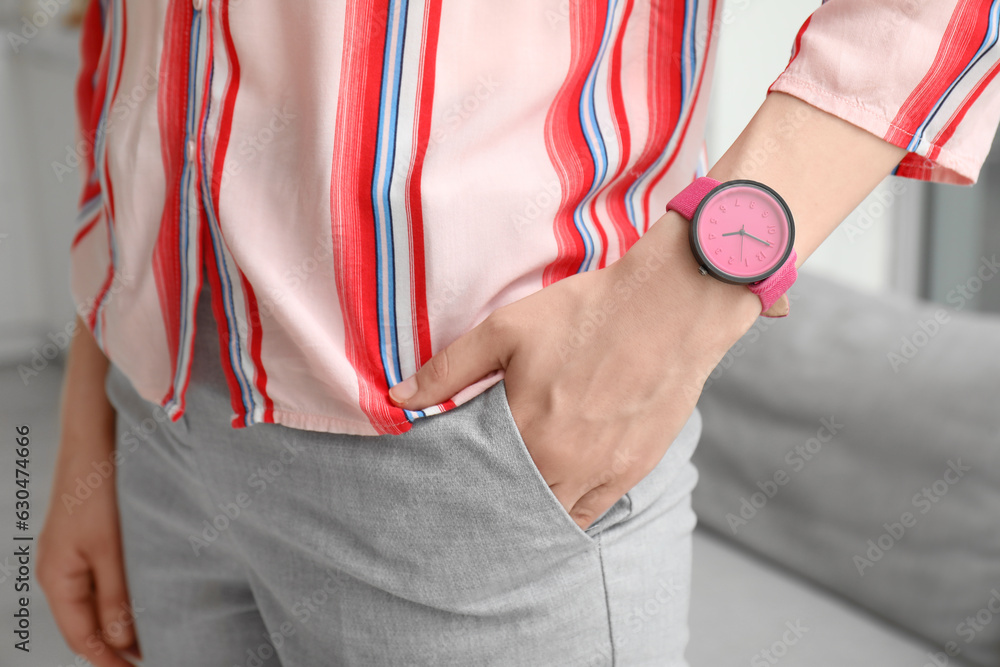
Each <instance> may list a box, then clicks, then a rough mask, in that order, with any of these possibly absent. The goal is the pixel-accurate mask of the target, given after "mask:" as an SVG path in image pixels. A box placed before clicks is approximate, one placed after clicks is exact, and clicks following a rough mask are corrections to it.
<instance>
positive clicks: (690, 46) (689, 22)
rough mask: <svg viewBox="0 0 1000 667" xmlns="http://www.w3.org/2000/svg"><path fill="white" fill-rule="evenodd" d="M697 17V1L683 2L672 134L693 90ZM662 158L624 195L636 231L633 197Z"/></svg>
mask: <svg viewBox="0 0 1000 667" xmlns="http://www.w3.org/2000/svg"><path fill="white" fill-rule="evenodd" d="M697 17H698V0H685V3H684V33H683V36H682V40H683V41H682V43H681V54H687V59H684V58H682V60H684V62H682V63H681V105H680V110H679V111H678V113H677V118H676V120H675V121H674V134H676V133H677V131H678V129H679V127H678V126H679V125H680V119H681V118H682V117H683V116H684V111H685V109H686V108H687V106H688V103H689V102H690V100H691V91H692V89H693V82H694V78H695V72H696V71H697V65H698V53H697V51H695V39H694V32H695V23H696V22H697ZM673 136H674V135H671V136H670V137H668V138H667V145H669V144H670V140H671V139H672V138H673ZM662 158H663V155H662V154H661V155H660V156H658V157H657V158H656V160H654V161H653V164H651V165H650V166H649V168H648V169H646V171H644V172H643V173H642V175H641V176H639V178H637V179H635V182H634V183H632V185H630V186H629V189H628V192H626V193H625V206H626V208H627V209H628V218H629V220H630V221H631V223H632V226H633V227H635V228H636V229H638V228H639V216H638V214H637V213H636V211H635V195H636V192H637V191H638V190H639V187H640V186H641V185H642V184H643V183H644V182H645V181H646V179H648V178H649V177H650V176H651V175H652V174H653V173H654V172H655V171H656V169H657V167H658V165H659V163H660V160H661V159H662Z"/></svg>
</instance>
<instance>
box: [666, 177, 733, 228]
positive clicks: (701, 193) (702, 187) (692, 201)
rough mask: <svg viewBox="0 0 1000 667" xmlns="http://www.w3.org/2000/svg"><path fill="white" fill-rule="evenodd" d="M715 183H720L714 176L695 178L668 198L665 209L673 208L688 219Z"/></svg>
mask: <svg viewBox="0 0 1000 667" xmlns="http://www.w3.org/2000/svg"><path fill="white" fill-rule="evenodd" d="M717 185H721V181H717V180H715V179H714V178H709V177H708V176H702V177H701V178H696V179H695V180H694V182H692V183H691V185H689V186H687V187H686V188H684V189H683V190H681V191H680V192H678V193H677V196H675V197H674V198H673V199H671V200H670V203H668V204H667V210H668V211H669V210H670V209H673V210H675V211H677V212H678V213H680V214H681V215H683V216H684V217H685V218H687V219H688V220H690V219H691V218H693V217H694V212H695V211H696V210H697V209H698V204H700V203H701V200H702V199H704V198H705V195H707V194H708V193H709V192H711V190H712V188H714V187H716V186H717Z"/></svg>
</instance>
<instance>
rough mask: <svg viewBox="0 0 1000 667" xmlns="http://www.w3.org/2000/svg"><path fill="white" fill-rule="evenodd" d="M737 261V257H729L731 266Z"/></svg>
mask: <svg viewBox="0 0 1000 667" xmlns="http://www.w3.org/2000/svg"><path fill="white" fill-rule="evenodd" d="M735 261H736V258H735V257H733V256H732V255H730V256H729V264H732V263H733V262H735Z"/></svg>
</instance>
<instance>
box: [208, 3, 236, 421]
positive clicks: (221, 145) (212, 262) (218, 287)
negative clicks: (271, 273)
mask: <svg viewBox="0 0 1000 667" xmlns="http://www.w3.org/2000/svg"><path fill="white" fill-rule="evenodd" d="M220 13H221V14H223V17H222V18H223V29H224V30H225V31H226V39H227V44H226V55H227V57H228V58H229V61H230V62H229V74H228V78H227V80H226V88H225V91H224V92H223V98H222V99H223V103H222V111H221V113H220V114H219V131H218V137H217V139H216V143H215V155H214V156H213V158H212V168H213V172H212V181H211V185H210V187H211V197H212V202H211V203H212V208H213V212H214V214H215V219H216V220H218V219H219V198H220V192H221V187H222V173H223V167H224V166H225V159H226V152H227V150H228V148H229V140H230V137H231V136H232V123H233V109H234V108H235V106H236V96H237V94H238V92H239V91H238V89H239V81H240V63H239V61H238V60H236V59H235V58H234V57H233V55H232V51H231V50H230V46H229V44H228V42H229V41H231V39H232V38H231V36H230V35H229V20H228V19H229V3H228V0H225V1H224V2H223V4H222V6H221V7H220ZM214 32H215V31H214V30H213V31H212V34H213V35H214ZM213 42H214V38H213ZM213 50H214V44H213ZM201 236H202V242H201V248H202V254H201V257H202V262H204V265H205V269H206V273H207V274H208V282H209V287H210V289H211V292H212V312H213V313H214V316H215V322H216V332H217V334H218V336H219V358H220V359H221V361H222V371H223V373H224V374H225V376H226V386H228V387H229V404H230V405H231V406H232V408H233V413H234V416H233V418H232V420H231V421H230V425H231V426H232V427H233V428H243V427H245V426H246V425H247V424H246V420H247V412H246V409H245V408H244V406H243V390H242V388H241V387H240V381H239V379H238V378H237V376H236V370H235V368H234V367H233V361H232V355H231V354H230V351H229V341H230V338H231V333H232V332H231V330H230V327H229V318H228V317H227V316H226V305H225V300H224V298H223V292H222V276H221V275H220V273H219V265H218V263H217V262H216V258H215V255H214V252H213V251H214V247H215V246H214V244H213V242H212V237H211V231H210V230H209V228H208V225H207V224H205V225H203V226H202V234H201Z"/></svg>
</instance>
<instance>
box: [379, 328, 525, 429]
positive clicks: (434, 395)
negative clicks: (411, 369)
mask: <svg viewBox="0 0 1000 667" xmlns="http://www.w3.org/2000/svg"><path fill="white" fill-rule="evenodd" d="M511 347H512V343H511V337H510V336H509V335H508V334H507V332H506V327H504V326H502V325H501V324H500V322H499V318H498V317H496V315H495V314H494V315H490V316H489V317H487V318H486V319H485V320H484V321H483V322H482V323H481V324H480V325H479V326H477V327H475V328H474V329H473V330H472V331H470V332H468V333H466V334H465V335H464V336H462V337H460V338H459V339H458V340H456V341H455V342H454V343H452V344H451V345H449V346H448V347H446V348H445V349H443V350H441V351H440V352H438V353H437V354H435V355H434V356H433V357H431V358H430V360H428V362H427V363H426V364H424V365H423V366H421V367H420V370H418V371H417V372H416V373H415V374H414V375H411V376H410V377H408V378H407V379H405V380H403V381H402V382H400V383H399V384H397V385H394V386H393V387H392V389H390V390H389V398H391V399H392V400H393V402H394V403H395V404H396V405H398V406H400V407H402V408H406V409H407V410H423V409H424V408H428V407H430V406H432V405H437V404H438V403H443V402H445V401H447V400H448V399H450V398H451V397H452V396H454V395H455V394H457V393H458V392H460V391H461V390H463V389H465V388H466V387H468V386H469V385H470V384H472V383H474V382H476V381H477V380H480V379H482V378H483V377H485V376H486V375H488V374H489V373H491V372H493V371H495V370H499V369H501V368H504V367H506V365H507V360H508V359H509V358H510V349H511Z"/></svg>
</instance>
